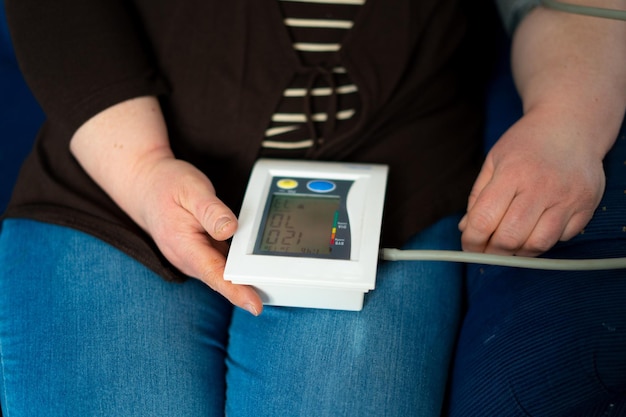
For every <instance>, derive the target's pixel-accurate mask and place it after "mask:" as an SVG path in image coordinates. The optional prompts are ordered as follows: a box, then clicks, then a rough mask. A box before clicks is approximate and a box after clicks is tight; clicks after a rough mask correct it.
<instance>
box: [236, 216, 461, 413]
mask: <svg viewBox="0 0 626 417" xmlns="http://www.w3.org/2000/svg"><path fill="white" fill-rule="evenodd" d="M456 223H457V220H456V219H453V218H450V219H447V220H445V221H443V222H441V223H439V224H438V225H436V226H434V227H433V228H431V229H429V230H427V231H425V232H424V233H422V234H420V235H418V236H417V237H416V238H415V239H414V240H413V241H411V242H410V244H409V245H408V247H410V248H415V249H418V248H425V247H428V248H437V247H438V248H440V249H453V248H455V246H457V245H458V235H457V231H456ZM462 270H463V269H462V266H460V265H458V264H449V263H440V262H387V263H384V264H382V265H381V266H380V267H379V271H378V278H377V288H376V289H375V290H374V291H373V292H371V293H368V294H367V295H366V301H365V305H364V308H363V310H362V311H360V312H346V311H330V310H311V309H296V308H281V307H266V310H265V312H264V313H263V314H262V315H261V316H260V317H258V318H251V317H249V316H248V315H246V314H244V313H242V312H239V311H236V312H235V313H234V317H233V324H232V326H231V337H230V355H229V374H228V379H227V381H228V383H227V386H228V399H229V401H228V404H227V407H229V408H228V411H230V413H229V415H233V416H238V415H247V414H248V413H252V412H253V411H256V415H259V416H275V415H315V416H320V417H323V416H337V415H341V416H363V415H376V416H381V417H382V416H400V415H413V414H415V412H416V410H420V413H421V414H420V415H422V416H439V413H440V407H441V405H442V401H443V394H444V390H445V384H446V377H447V371H448V366H449V361H450V357H451V349H452V346H453V343H454V337H455V335H456V331H457V324H458V320H459V313H460V311H459V310H460V289H461V282H460V281H461V276H462ZM268 398H272V401H268Z"/></svg>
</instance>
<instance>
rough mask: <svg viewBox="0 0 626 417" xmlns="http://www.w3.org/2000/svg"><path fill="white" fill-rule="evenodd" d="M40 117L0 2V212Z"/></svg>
mask: <svg viewBox="0 0 626 417" xmlns="http://www.w3.org/2000/svg"><path fill="white" fill-rule="evenodd" d="M43 118H44V116H43V112H42V111H41V109H40V107H39V105H38V104H37V102H36V101H35V99H34V98H33V96H32V94H31V93H30V90H29V89H28V87H27V86H26V84H25V83H24V79H23V78H22V76H21V74H20V71H19V68H18V66H17V62H16V60H15V55H14V53H13V48H12V46H11V39H10V36H9V31H8V28H7V23H6V16H5V13H4V1H3V0H0V213H2V212H3V211H4V209H5V207H6V203H7V201H8V199H9V197H10V194H11V190H12V188H13V183H14V182H15V178H16V177H17V173H18V170H19V167H20V165H21V163H22V161H23V160H24V158H25V156H26V154H27V153H28V152H29V150H30V149H31V147H32V144H33V140H34V139H35V136H36V134H37V130H38V129H39V126H40V125H41V122H42V121H43Z"/></svg>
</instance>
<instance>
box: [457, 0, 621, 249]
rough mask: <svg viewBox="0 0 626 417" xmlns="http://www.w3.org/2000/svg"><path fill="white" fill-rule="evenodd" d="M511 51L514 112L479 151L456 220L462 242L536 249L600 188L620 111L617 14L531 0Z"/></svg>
mask: <svg viewBox="0 0 626 417" xmlns="http://www.w3.org/2000/svg"><path fill="white" fill-rule="evenodd" d="M572 2H574V1H572ZM594 6H597V7H606V8H614V9H620V10H626V1H624V0H611V1H608V0H607V1H596V2H594ZM511 59H512V61H511V62H512V69H513V76H514V79H515V82H516V86H517V89H518V91H519V93H520V97H521V98H522V103H523V108H524V113H523V117H521V118H520V120H519V121H518V122H517V123H515V124H514V125H513V126H512V127H511V128H510V129H509V130H508V131H507V132H505V134H504V135H503V136H502V137H501V138H500V139H499V140H498V142H497V143H496V144H495V145H494V146H493V148H492V149H491V151H490V152H489V153H488V155H487V157H486V160H485V162H484V165H483V168H482V171H481V172H480V174H479V176H478V178H477V180H476V182H475V185H474V187H473V190H472V192H471V195H470V197H469V201H468V208H467V214H466V215H465V217H464V218H463V219H462V220H461V222H460V224H459V228H460V230H461V231H462V244H463V248H464V249H465V250H467V251H472V252H486V253H494V254H503V255H511V254H515V255H522V256H536V255H539V254H541V253H543V252H545V251H547V250H548V249H550V248H551V247H552V246H553V245H554V244H555V243H557V242H558V241H559V240H568V239H570V238H572V237H574V236H575V235H577V234H578V233H580V232H581V230H582V229H583V228H584V227H585V225H586V224H587V223H588V222H589V220H590V219H591V216H592V215H593V212H594V210H595V208H596V207H597V205H598V204H599V202H600V199H601V197H602V193H603V191H604V185H605V176H604V171H603V167H602V160H603V158H604V156H605V155H606V153H607V152H608V150H609V149H610V148H611V146H612V145H613V143H614V142H615V139H616V137H617V135H618V132H619V128H620V125H621V123H622V121H623V118H624V113H625V111H626V65H624V63H625V62H626V22H624V21H618V20H611V19H603V18H596V17H589V16H582V15H576V14H570V13H564V12H559V11H554V10H550V9H546V8H543V7H537V8H535V9H534V10H533V11H531V12H530V13H529V14H528V15H527V17H526V18H525V19H524V20H523V21H522V22H521V23H520V25H519V27H518V28H517V30H516V31H515V33H514V36H513V43H512V58H511Z"/></svg>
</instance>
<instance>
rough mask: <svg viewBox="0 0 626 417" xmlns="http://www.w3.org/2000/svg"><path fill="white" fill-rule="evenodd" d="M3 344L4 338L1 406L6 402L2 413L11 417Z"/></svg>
mask: <svg viewBox="0 0 626 417" xmlns="http://www.w3.org/2000/svg"><path fill="white" fill-rule="evenodd" d="M2 347H3V344H2V340H0V372H2V392H0V407H2V404H4V411H5V412H3V413H2V415H4V416H5V417H9V407H8V406H7V396H6V393H7V381H6V377H5V375H6V373H5V371H4V349H2Z"/></svg>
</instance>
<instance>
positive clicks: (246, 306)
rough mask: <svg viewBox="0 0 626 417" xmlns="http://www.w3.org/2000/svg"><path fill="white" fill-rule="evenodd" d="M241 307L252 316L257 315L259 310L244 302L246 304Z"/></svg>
mask: <svg viewBox="0 0 626 417" xmlns="http://www.w3.org/2000/svg"><path fill="white" fill-rule="evenodd" d="M243 308H245V309H246V311H247V312H248V313H250V314H252V315H253V316H258V315H259V311H258V310H257V309H256V307H255V306H254V305H252V304H246V305H244V306H243Z"/></svg>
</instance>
